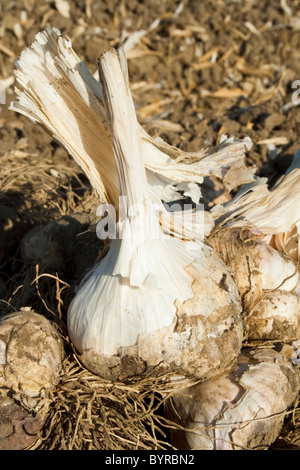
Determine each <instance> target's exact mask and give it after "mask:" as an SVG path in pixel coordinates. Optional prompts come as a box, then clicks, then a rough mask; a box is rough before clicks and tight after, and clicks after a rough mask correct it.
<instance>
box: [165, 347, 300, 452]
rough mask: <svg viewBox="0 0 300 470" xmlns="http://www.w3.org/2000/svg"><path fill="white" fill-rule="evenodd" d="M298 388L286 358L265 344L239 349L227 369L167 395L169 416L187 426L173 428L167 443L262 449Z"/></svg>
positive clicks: (197, 447) (276, 432) (295, 372)
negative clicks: (234, 360) (236, 357)
mask: <svg viewBox="0 0 300 470" xmlns="http://www.w3.org/2000/svg"><path fill="white" fill-rule="evenodd" d="M298 390H299V371H298V369H297V368H295V367H294V366H293V365H292V362H291V361H290V360H288V359H286V358H284V357H283V356H282V355H281V354H279V353H278V352H276V351H274V350H272V349H268V348H261V349H260V348H258V349H243V350H242V352H241V354H240V355H239V357H238V360H237V363H236V364H235V365H234V366H233V367H232V368H231V369H229V370H228V371H226V372H223V373H222V374H221V375H219V376H218V377H215V378H212V379H210V380H208V381H205V382H202V383H199V384H197V385H194V386H192V387H190V388H186V389H182V390H181V391H178V392H176V393H175V394H174V396H172V397H171V398H169V399H168V401H167V402H166V407H165V411H166V417H167V419H169V420H171V421H173V422H174V423H176V424H177V425H180V426H182V427H183V428H185V429H184V430H180V429H176V425H173V426H172V427H171V429H170V434H171V443H172V445H174V446H175V447H176V448H178V449H181V450H190V449H194V450H246V449H251V450H259V449H266V448H268V447H269V446H270V444H272V442H274V441H275V439H276V438H277V437H278V436H279V434H280V432H281V429H282V425H283V421H284V418H285V416H286V412H287V411H288V409H289V407H291V406H292V405H293V403H294V401H295V400H296V397H297V395H298Z"/></svg>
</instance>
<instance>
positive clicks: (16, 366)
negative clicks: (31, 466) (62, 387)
mask: <svg viewBox="0 0 300 470" xmlns="http://www.w3.org/2000/svg"><path fill="white" fill-rule="evenodd" d="M63 358H64V348H63V342H62V337H61V334H60V333H59V330H58V328H57V327H56V325H55V324H54V323H52V322H50V321H49V320H48V319H46V318H45V317H44V316H43V315H40V314H38V313H36V312H34V311H33V310H31V308H29V307H25V308H22V309H21V310H20V311H18V312H15V313H12V314H9V315H6V316H4V317H2V318H1V320H0V449H4V450H17V449H22V448H25V447H27V446H28V445H31V444H33V443H34V442H35V441H36V440H37V438H38V431H39V430H40V429H41V428H42V426H43V424H44V422H45V419H46V417H47V413H48V411H49V406H50V403H51V392H53V391H54V389H55V387H56V386H57V384H58V382H59V380H60V378H61V375H62V374H63Z"/></svg>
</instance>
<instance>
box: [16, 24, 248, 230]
mask: <svg viewBox="0 0 300 470" xmlns="http://www.w3.org/2000/svg"><path fill="white" fill-rule="evenodd" d="M123 54H124V53H123ZM123 61H124V63H125V56H124V57H123ZM125 65H126V64H125ZM15 74H16V81H17V84H18V86H17V88H16V94H17V101H15V102H12V103H11V105H10V109H11V110H13V111H17V112H19V113H22V114H24V115H26V116H28V117H29V118H30V119H32V120H34V121H35V122H38V123H40V124H41V125H42V126H43V127H44V128H45V129H47V130H48V131H49V132H50V134H51V135H53V137H54V138H55V139H56V140H57V141H59V142H60V143H61V144H62V145H63V146H64V147H65V148H66V149H67V151H68V152H69V153H70V155H72V157H73V158H74V160H75V161H76V162H77V163H78V164H79V165H80V167H81V168H82V170H83V171H84V172H85V174H86V175H87V177H88V178H89V180H90V182H91V184H92V186H93V187H94V189H95V191H96V192H97V194H98V195H99V198H100V201H101V202H102V203H108V204H112V205H113V206H114V207H118V205H119V187H118V174H117V169H116V166H115V162H114V158H113V149H112V142H111V135H110V129H109V123H108V122H107V116H106V111H105V107H104V104H103V92H102V90H101V86H100V85H99V83H98V82H97V81H96V80H95V78H94V77H93V75H91V74H90V73H89V72H88V70H87V69H86V67H85V66H84V64H83V63H82V62H81V61H80V59H79V58H78V56H77V55H76V53H75V52H74V50H73V49H72V44H71V41H70V39H69V38H68V37H67V36H62V35H61V33H60V32H59V31H58V30H57V29H56V28H46V29H45V30H44V31H42V32H40V33H39V34H37V36H36V38H35V41H34V43H33V44H32V45H31V46H30V47H28V48H27V49H25V50H24V51H23V52H22V54H21V57H20V58H19V59H18V61H17V62H16V72H15ZM137 133H138V135H139V138H140V146H141V158H142V159H143V161H144V164H145V167H146V175H147V181H148V183H149V191H150V192H151V197H152V200H153V201H154V202H156V203H158V205H159V214H160V218H161V220H160V222H161V224H162V226H163V228H165V230H166V232H167V233H172V234H173V235H174V236H176V237H178V236H179V237H180V238H189V237H190V236H192V235H193V236H194V238H195V235H196V236H198V234H199V232H196V231H195V230H194V231H193V232H192V233H191V231H189V230H185V227H183V229H182V230H181V231H180V232H179V231H178V230H177V231H176V230H175V231H174V232H173V231H172V230H173V229H174V227H172V226H171V225H170V221H169V217H166V214H165V209H164V207H163V206H161V207H160V205H161V201H162V200H163V201H165V202H168V201H174V200H177V199H179V198H181V194H180V192H179V191H183V192H184V194H185V195H188V196H191V197H192V199H193V201H194V202H195V203H198V202H199V198H200V194H201V192H200V188H199V184H201V183H202V182H203V178H204V176H207V175H214V176H216V177H218V178H221V179H222V180H224V184H225V185H226V188H227V189H228V190H232V189H233V188H234V187H236V186H237V185H238V184H243V183H248V182H250V181H253V169H248V168H246V167H245V164H244V158H245V149H248V150H249V149H250V148H251V146H252V143H251V141H250V139H249V138H245V139H242V140H234V139H233V138H226V136H222V138H221V141H220V142H219V144H218V145H217V146H216V147H215V148H213V149H211V150H210V151H207V150H200V151H199V152H183V151H182V150H180V149H178V148H176V147H172V146H170V145H168V144H167V143H165V142H163V141H162V140H161V139H153V138H151V137H150V136H149V135H148V134H147V133H146V132H145V131H144V130H143V129H142V127H141V126H138V129H137ZM198 215H199V217H200V223H202V221H203V217H205V221H204V230H205V234H208V233H209V231H210V230H211V228H212V226H213V221H212V218H211V216H210V214H209V213H208V212H204V211H200V214H199V211H196V212H195V211H194V210H193V211H191V216H193V218H194V219H197V217H198ZM195 223H196V224H197V220H196V222H195ZM200 238H201V239H203V234H201V235H200Z"/></svg>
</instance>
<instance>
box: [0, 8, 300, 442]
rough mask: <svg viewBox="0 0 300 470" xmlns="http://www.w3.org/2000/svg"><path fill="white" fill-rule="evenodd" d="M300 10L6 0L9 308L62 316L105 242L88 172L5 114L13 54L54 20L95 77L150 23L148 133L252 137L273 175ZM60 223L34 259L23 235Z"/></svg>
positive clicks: (1, 133)
mask: <svg viewBox="0 0 300 470" xmlns="http://www.w3.org/2000/svg"><path fill="white" fill-rule="evenodd" d="M65 4H68V5H69V6H70V9H69V10H68V9H65V6H66V5H65ZM299 7H300V5H299V2H298V1H297V0H287V1H279V0H275V1H273V2H268V1H265V0H261V1H255V0H253V1H251V0H249V1H238V0H235V1H230V0H227V1H226V0H215V1H214V0H205V1H203V2H202V1H198V0H191V1H187V0H185V1H179V0H176V1H174V0H145V1H137V0H121V1H120V0H118V1H116V0H101V1H97V0H87V1H84V0H78V1H74V2H69V3H68V2H63V1H56V2H55V1H44V2H41V1H35V0H23V1H9V0H2V1H1V5H0V20H1V21H0V80H1V81H2V82H1V83H2V85H5V86H6V87H7V88H6V90H5V98H6V103H5V104H1V105H0V138H1V145H0V297H1V298H2V301H1V304H0V308H1V312H2V313H5V312H6V311H10V310H11V309H18V308H19V307H21V306H24V305H30V306H32V307H33V308H34V309H36V311H40V312H41V313H45V314H48V315H50V316H51V315H55V316H56V317H57V318H59V319H60V321H62V323H63V322H64V315H65V312H66V308H67V305H68V302H69V301H70V299H71V298H72V295H73V289H74V285H76V283H77V282H78V280H80V279H81V277H82V274H83V273H84V272H85V271H86V270H87V269H88V267H89V266H91V265H92V264H93V261H94V260H95V258H96V256H97V253H98V248H99V246H100V244H99V241H98V240H97V238H96V237H95V234H94V232H93V231H92V230H90V231H87V229H88V227H89V225H88V223H89V217H88V216H87V214H89V213H91V212H93V211H94V210H95V207H96V206H97V199H96V197H95V195H94V193H93V191H92V190H91V188H90V186H89V183H88V181H87V180H86V178H85V176H84V175H83V174H82V173H81V171H80V169H79V168H78V167H77V166H76V164H75V163H74V162H73V160H72V159H71V158H70V157H69V156H68V154H67V152H66V151H65V150H64V149H62V148H61V147H59V146H58V145H57V144H56V143H55V142H54V140H53V139H52V137H51V136H49V135H47V134H46V133H45V131H43V130H42V129H40V128H39V127H37V126H36V125H34V124H33V123H31V122H30V121H29V120H28V119H27V118H25V117H22V116H20V115H17V114H15V113H13V112H11V111H9V110H8V105H9V102H10V101H11V100H12V99H13V97H14V92H13V87H14V78H13V70H14V63H15V60H16V59H17V57H18V56H19V54H20V52H21V51H22V50H23V49H24V48H25V47H26V46H28V45H30V43H31V42H32V41H33V40H34V36H35V34H36V33H38V32H39V31H40V30H42V29H43V28H44V27H46V26H54V27H57V28H58V29H60V30H61V31H62V32H63V33H65V34H67V35H68V36H69V37H70V38H71V40H72V43H73V48H74V49H75V51H76V52H77V54H78V55H79V57H80V58H81V59H82V60H83V61H84V62H85V64H86V65H87V67H88V68H89V70H90V71H91V72H92V73H96V61H97V57H98V55H99V53H100V52H101V51H103V50H104V49H106V48H107V47H118V46H119V45H121V44H122V43H124V41H126V40H127V41H129V40H131V39H132V38H133V36H132V34H133V33H134V32H136V31H143V34H141V37H140V38H137V40H136V42H134V43H133V44H132V46H131V48H129V51H128V62H129V74H130V82H131V87H132V92H133V96H134V99H135V103H136V108H137V111H138V118H139V121H140V123H141V124H142V125H143V126H144V127H145V129H146V130H147V131H148V132H149V133H150V134H152V135H155V136H157V135H159V136H161V137H162V138H164V139H165V140H167V141H168V142H170V143H171V144H173V145H176V146H178V147H181V148H183V149H185V150H191V151H194V150H199V149H200V148H204V147H210V146H212V145H214V144H215V143H216V142H217V140H218V138H219V137H220V135H221V134H227V135H229V136H234V137H237V138H238V137H246V136H249V137H251V139H252V141H253V144H254V145H253V148H252V150H251V151H250V152H249V155H247V159H248V163H249V164H255V165H257V167H258V172H259V174H260V175H263V176H267V177H268V178H269V180H270V183H272V182H274V181H276V179H277V178H278V177H279V176H280V175H281V174H282V173H283V172H284V171H285V170H286V168H287V167H288V166H289V164H290V162H291V159H292V158H293V156H294V154H295V152H296V150H297V149H298V148H299V147H300V136H299V123H300V113H299V106H297V104H298V103H297V101H296V102H295V100H293V97H294V98H295V97H297V95H295V91H296V89H295V88H292V86H293V83H294V82H295V80H300V8H299ZM2 88H3V86H2ZM297 88H300V87H299V86H298V87H297ZM0 91H1V90H0ZM2 91H3V90H2ZM293 93H294V95H293ZM2 101H3V93H2ZM293 101H294V102H293ZM53 220H54V222H53V223H54V224H55V230H56V232H55V233H56V235H55V237H54V238H53V244H54V247H53V245H52V250H51V249H50V251H49V250H48V251H47V252H45V251H41V253H40V255H39V256H38V257H37V255H36V254H34V255H32V256H30V249H28V246H29V245H28V243H29V242H28V240H27V242H26V238H25V241H24V239H23V237H24V236H25V235H26V234H27V233H28V232H29V230H31V229H32V228H33V227H39V226H40V225H41V224H44V223H47V222H50V221H53ZM74 240H76V243H74ZM29 248H30V246H29ZM289 432H290V428H289ZM291 432H292V431H291ZM284 445H287V443H286V442H285V444H284Z"/></svg>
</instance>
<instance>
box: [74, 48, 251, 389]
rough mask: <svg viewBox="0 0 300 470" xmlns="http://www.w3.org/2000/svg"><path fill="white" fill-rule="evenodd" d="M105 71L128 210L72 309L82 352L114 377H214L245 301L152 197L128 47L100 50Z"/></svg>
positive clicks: (227, 359)
mask: <svg viewBox="0 0 300 470" xmlns="http://www.w3.org/2000/svg"><path fill="white" fill-rule="evenodd" d="M99 67H100V77H101V85H102V89H103V95H104V102H105V105H106V108H107V115H108V118H109V122H110V124H111V135H112V139H113V149H114V154H115V159H116V166H117V169H118V175H119V186H120V192H121V194H122V196H124V197H126V198H127V201H128V208H129V215H128V216H127V217H124V219H121V220H119V223H118V230H117V233H118V234H119V235H120V233H122V238H117V239H113V240H112V241H111V244H110V248H109V252H108V254H107V255H106V256H105V257H104V258H103V259H102V260H101V261H100V262H99V263H98V264H97V265H96V266H95V267H94V268H93V269H92V270H91V271H90V273H88V275H87V276H86V278H85V279H84V280H83V282H82V284H81V286H80V287H79V290H78V292H77V293H76V295H75V297H74V299H73V301H72V303H71V305H70V307H69V310H68V330H69V335H70V337H71V339H72V341H73V343H74V345H75V348H76V350H77V352H78V354H79V356H80V358H81V360H82V362H83V363H84V364H85V365H86V366H87V367H88V368H89V369H91V370H93V371H94V372H96V373H98V374H100V375H102V376H104V377H107V378H110V379H112V380H117V379H118V380H120V379H125V378H127V377H130V376H134V375H136V374H141V373H144V372H148V371H149V370H154V369H155V370H156V371H157V372H163V373H166V372H171V373H172V374H173V375H174V376H191V377H195V376H196V377H197V378H201V379H204V378H207V377H210V376H212V375H215V374H216V373H217V372H218V371H220V370H223V369H224V368H225V367H227V366H228V365H229V364H230V363H231V362H232V361H233V360H235V358H236V357H237V355H238V353H239V351H240V348H241V342H242V337H243V331H242V323H241V318H240V301H239V295H238V291H237V288H236V285H235V283H234V282H233V280H232V278H231V276H230V275H229V273H228V270H227V268H226V267H225V265H224V263H223V262H222V261H221V260H220V259H219V258H218V257H217V256H216V255H215V253H214V252H213V250H212V249H211V248H210V247H208V246H206V245H204V244H203V243H198V242H197V243H196V242H195V243H191V242H189V241H183V240H180V239H177V238H173V237H166V236H163V232H162V230H161V228H160V225H159V220H158V217H157V214H156V212H155V211H154V209H153V207H152V201H151V196H150V192H149V186H148V184H147V180H146V175H145V169H144V164H143V160H142V157H141V155H142V146H141V141H140V138H139V132H138V129H139V127H138V123H137V120H136V115H135V111H134V105H133V102H132V98H131V94H130V91H129V85H128V82H127V75H126V70H124V62H123V58H122V55H121V56H119V55H118V54H117V52H116V51H108V52H107V53H105V54H103V55H102V57H101V61H100V66H99Z"/></svg>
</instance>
